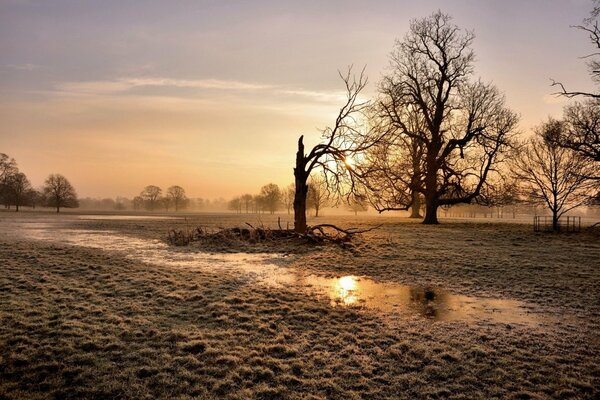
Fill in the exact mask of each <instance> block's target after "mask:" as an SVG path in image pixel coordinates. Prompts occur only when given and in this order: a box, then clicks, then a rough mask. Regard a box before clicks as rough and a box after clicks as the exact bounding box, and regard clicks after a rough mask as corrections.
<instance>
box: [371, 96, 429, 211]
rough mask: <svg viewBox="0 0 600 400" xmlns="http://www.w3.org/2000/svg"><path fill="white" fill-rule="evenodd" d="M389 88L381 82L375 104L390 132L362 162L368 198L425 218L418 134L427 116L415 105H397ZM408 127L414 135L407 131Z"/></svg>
mask: <svg viewBox="0 0 600 400" xmlns="http://www.w3.org/2000/svg"><path fill="white" fill-rule="evenodd" d="M390 89H391V88H389V87H384V86H381V88H380V91H381V95H380V98H379V100H378V103H377V105H376V110H377V113H378V114H379V117H378V120H377V123H378V124H381V125H383V126H384V128H383V130H385V131H386V132H387V133H386V134H385V136H384V138H383V140H380V141H379V142H378V143H377V144H376V145H375V146H373V147H372V148H371V149H369V150H368V151H367V152H365V154H364V155H363V157H362V160H361V162H360V163H359V167H360V168H362V169H363V172H362V175H363V177H364V180H363V181H364V182H366V188H367V194H368V196H366V198H368V199H369V200H370V202H371V204H372V206H373V208H375V210H377V211H379V212H383V211H406V210H408V209H410V210H411V214H410V218H422V216H421V204H422V194H421V193H419V192H418V191H417V190H418V188H419V185H420V184H421V181H422V179H423V171H422V166H421V164H422V161H423V156H424V151H425V147H424V145H423V142H422V140H417V139H416V138H415V136H417V135H418V132H423V131H424V130H425V129H426V127H425V123H424V118H423V116H422V115H421V113H420V112H419V110H418V109H417V108H416V107H410V106H409V107H402V108H399V107H395V106H394V100H395V97H394V96H393V91H390ZM381 130H382V129H380V130H379V131H381ZM405 130H409V131H410V132H412V135H410V136H409V135H405V134H404V133H403V132H404V131H405Z"/></svg>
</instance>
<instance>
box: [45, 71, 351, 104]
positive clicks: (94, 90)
mask: <svg viewBox="0 0 600 400" xmlns="http://www.w3.org/2000/svg"><path fill="white" fill-rule="evenodd" d="M55 88H56V90H57V91H58V93H60V94H63V95H76V96H79V95H86V96H119V95H121V94H127V93H128V92H130V94H137V95H140V93H139V92H135V93H134V92H133V91H134V90H135V89H141V88H155V89H161V92H162V96H167V97H174V96H175V97H177V94H176V93H174V92H173V89H198V90H217V91H223V92H227V91H229V92H243V93H255V92H256V93H259V94H260V96H261V98H263V99H265V98H268V97H271V98H275V99H278V100H277V101H278V102H279V101H281V100H282V98H284V99H296V100H297V101H298V100H299V101H301V102H302V103H306V101H307V100H308V101H310V102H319V103H328V104H330V103H340V102H344V101H345V100H346V93H345V92H342V91H319V90H306V89H302V88H293V87H290V86H285V85H284V86H281V85H271V84H263V83H255V82H242V81H235V80H223V79H174V78H161V77H144V78H139V77H129V78H118V79H114V80H102V81H78V82H63V83H59V84H57V85H56V86H55ZM169 89H171V90H169ZM150 96H151V97H157V96H159V97H160V96H161V95H157V94H156V93H153V94H152V95H150ZM186 99H189V96H188V97H186Z"/></svg>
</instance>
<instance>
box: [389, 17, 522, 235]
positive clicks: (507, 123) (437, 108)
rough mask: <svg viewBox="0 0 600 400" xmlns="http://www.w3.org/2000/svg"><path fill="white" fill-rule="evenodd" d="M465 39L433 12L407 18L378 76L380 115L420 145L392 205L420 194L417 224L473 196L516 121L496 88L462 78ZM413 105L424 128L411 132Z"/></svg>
mask: <svg viewBox="0 0 600 400" xmlns="http://www.w3.org/2000/svg"><path fill="white" fill-rule="evenodd" d="M473 38H474V35H473V33H471V32H468V31H463V30H461V29H460V28H459V27H458V26H456V25H454V24H453V23H452V19H451V17H450V16H448V15H446V14H443V13H442V12H440V11H438V12H436V13H434V14H432V15H431V16H429V17H427V18H423V19H417V20H413V21H412V22H411V24H410V30H409V32H408V34H407V35H406V36H405V37H404V39H403V40H402V41H397V42H396V45H395V48H394V50H393V52H392V54H391V69H390V73H389V74H388V75H387V76H386V77H384V79H383V81H382V83H381V86H382V92H383V93H384V95H385V96H386V97H387V99H386V100H385V101H383V102H381V105H382V106H383V107H384V108H387V112H386V114H385V115H386V117H388V118H390V120H391V122H392V123H393V125H394V126H395V127H396V128H397V129H399V130H400V131H401V134H402V135H403V136H406V137H407V138H410V139H412V140H414V141H416V142H417V143H418V144H419V145H420V146H422V147H423V156H422V158H421V160H420V166H419V167H418V168H419V170H420V171H421V177H420V178H419V179H418V180H417V182H409V184H408V185H405V184H402V185H398V188H399V189H403V188H408V190H407V192H405V193H398V194H397V195H396V196H395V197H396V198H397V199H398V200H400V201H406V203H404V204H399V206H400V207H406V208H408V207H409V206H410V204H411V203H412V202H413V201H414V199H413V197H412V195H411V192H414V191H416V192H418V193H421V194H422V195H423V197H424V199H425V218H424V220H423V223H424V224H437V223H438V219H437V209H438V207H440V206H444V205H453V204H458V203H470V202H472V201H473V200H475V199H476V198H477V196H479V193H480V191H481V189H482V188H483V186H484V185H485V182H486V180H487V179H488V177H489V175H490V174H492V173H493V172H494V166H495V165H496V164H497V163H498V162H500V161H501V155H502V154H503V152H504V151H505V150H506V149H508V148H509V147H510V143H511V137H512V135H511V134H512V131H513V129H514V128H515V126H516V124H517V120H518V118H517V116H516V115H515V114H514V113H513V112H512V111H510V110H509V109H508V108H506V107H505V104H504V96H503V95H502V94H501V93H500V92H499V91H498V89H496V88H495V87H494V86H493V85H491V84H486V83H483V82H481V81H480V80H477V81H472V80H470V77H471V76H472V74H473V61H474V57H475V56H474V53H473V50H472V49H471V45H472V42H473ZM413 112H417V113H418V114H419V118H418V119H419V121H423V128H424V129H422V130H418V131H415V130H414V129H413V128H412V127H411V126H410V125H409V124H408V122H407V118H411V114H412V113H413ZM394 134H397V132H395V133H394Z"/></svg>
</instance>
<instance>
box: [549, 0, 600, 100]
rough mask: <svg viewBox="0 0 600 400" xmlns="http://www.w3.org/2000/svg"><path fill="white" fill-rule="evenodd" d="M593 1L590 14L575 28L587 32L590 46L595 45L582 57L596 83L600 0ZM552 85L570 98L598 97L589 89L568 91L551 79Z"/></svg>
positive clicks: (599, 80) (598, 75)
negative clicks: (590, 52) (592, 49)
mask: <svg viewBox="0 0 600 400" xmlns="http://www.w3.org/2000/svg"><path fill="white" fill-rule="evenodd" d="M593 1H594V4H595V5H594V8H593V9H592V11H591V13H590V16H589V17H588V18H586V19H584V20H583V24H582V25H576V26H575V28H577V29H579V30H581V31H583V32H585V33H587V35H588V38H589V41H590V42H591V44H592V46H594V47H595V50H596V52H595V53H592V54H588V55H587V56H584V57H582V58H586V59H587V60H588V70H589V72H590V76H591V78H592V80H593V81H594V82H595V83H596V84H598V83H600V60H599V59H598V58H597V57H598V56H599V55H600V52H599V51H598V50H600V27H599V26H598V17H599V16H600V1H599V0H593ZM552 86H557V87H559V88H560V92H558V93H557V94H560V95H561V96H564V97H568V98H572V97H587V98H590V99H600V93H593V92H590V91H586V90H583V91H570V90H567V89H566V88H565V86H564V85H563V84H562V83H561V82H555V81H552Z"/></svg>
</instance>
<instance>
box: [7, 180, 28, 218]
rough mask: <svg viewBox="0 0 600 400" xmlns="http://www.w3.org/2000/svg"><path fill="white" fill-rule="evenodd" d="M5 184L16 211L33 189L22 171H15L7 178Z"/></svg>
mask: <svg viewBox="0 0 600 400" xmlns="http://www.w3.org/2000/svg"><path fill="white" fill-rule="evenodd" d="M7 185H8V192H9V196H10V199H11V202H12V203H13V204H14V205H15V211H17V212H18V211H19V206H21V205H23V203H24V202H25V201H26V199H27V196H28V195H30V193H31V191H32V190H33V188H32V187H31V183H30V182H29V179H27V177H26V176H25V174H24V173H22V172H17V173H16V174H14V175H12V176H10V177H9V178H8V182H7Z"/></svg>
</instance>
